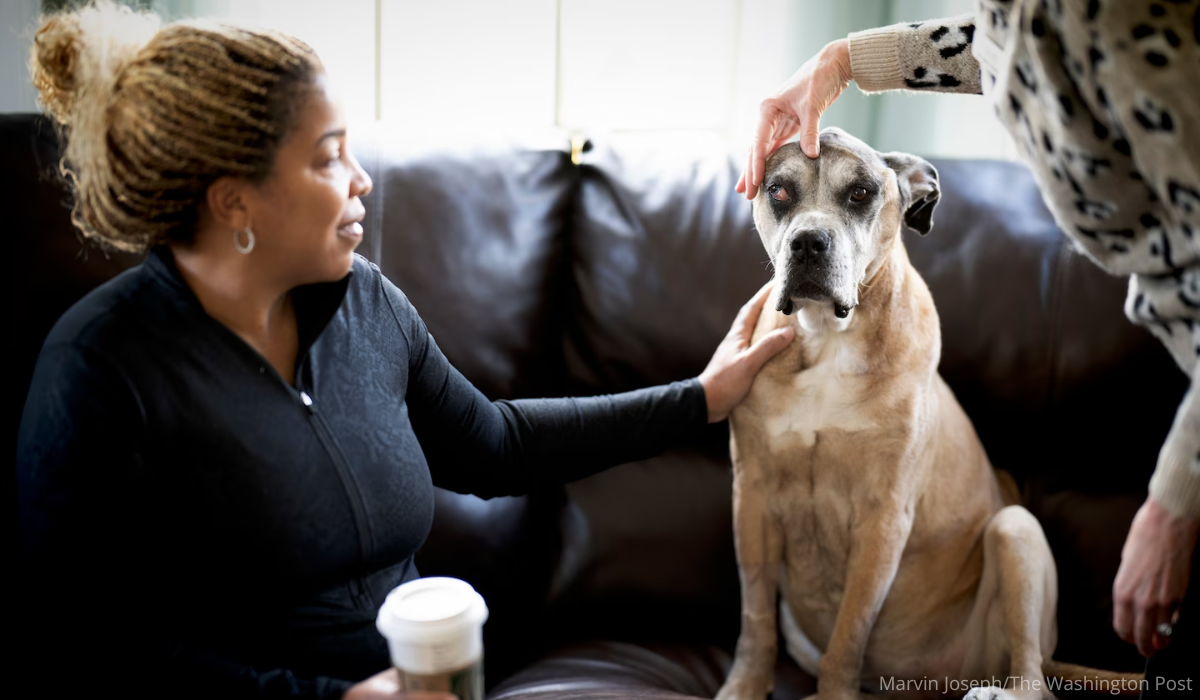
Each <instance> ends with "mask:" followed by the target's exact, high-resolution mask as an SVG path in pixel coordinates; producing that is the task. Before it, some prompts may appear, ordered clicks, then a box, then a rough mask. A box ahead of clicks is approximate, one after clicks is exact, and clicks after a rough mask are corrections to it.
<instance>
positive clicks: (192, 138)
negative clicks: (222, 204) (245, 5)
mask: <svg viewBox="0 0 1200 700" xmlns="http://www.w3.org/2000/svg"><path fill="white" fill-rule="evenodd" d="M32 54H33V57H32V73H33V84H34V86H35V87H36V88H37V90H38V93H39V100H40V102H41V104H42V106H43V107H44V108H45V110H46V111H47V112H48V113H49V114H50V116H51V117H53V118H54V120H55V121H56V122H57V123H58V124H59V126H60V131H61V134H62V135H63V136H64V137H65V139H66V142H67V145H66V148H65V150H64V152H63V159H62V162H61V163H60V170H61V173H62V175H63V177H64V178H65V179H66V181H67V183H68V186H69V187H70V188H71V189H72V190H73V193H74V202H73V207H72V212H71V220H72V222H73V223H74V224H75V226H76V227H78V228H79V230H80V231H81V232H82V233H83V235H84V236H86V237H88V238H89V239H92V240H98V241H100V242H102V243H104V244H107V245H110V246H112V247H115V248H117V249H119V250H125V251H132V252H142V251H145V250H146V249H148V248H150V247H152V246H154V245H157V244H160V243H164V242H168V241H173V242H180V243H188V242H190V241H191V240H192V239H193V237H194V236H195V233H196V223H197V219H198V216H199V208H200V206H201V205H202V204H203V203H204V201H205V197H206V193H207V190H208V187H209V186H210V185H211V184H212V183H213V182H215V181H216V180H217V179H218V178H220V177H223V176H235V177H243V178H246V179H247V180H249V181H251V182H256V183H258V182H262V181H263V180H265V179H266V178H267V177H268V175H269V174H270V173H271V166H272V162H273V161H274V156H275V152H276V150H277V148H278V146H279V144H280V142H281V140H282V139H283V138H284V137H285V136H286V135H287V134H288V132H289V130H290V129H291V128H292V126H293V125H294V122H295V120H296V116H297V113H298V111H299V110H298V107H299V105H300V104H301V103H302V101H303V98H304V97H305V96H306V94H307V91H308V90H310V89H311V87H312V85H313V82H314V80H315V78H316V76H317V75H318V74H319V73H320V72H321V70H322V67H321V63H320V60H319V59H318V58H317V55H316V53H315V52H314V51H313V50H312V49H311V48H310V47H309V46H308V45H306V44H304V43H303V42H301V41H299V40H297V39H294V38H291V37H288V36H285V35H283V34H279V33H276V32H271V31H262V30H252V29H248V28H241V27H236V26H231V25H225V24H205V23H198V22H179V23H175V24H170V25H167V26H165V27H161V28H160V22H159V19H158V17H156V16H154V15H152V14H144V13H136V12H134V11H132V10H130V9H129V8H127V7H123V6H119V5H116V4H114V3H113V2H112V1H111V0H98V1H97V2H95V3H93V4H89V5H87V6H85V7H82V8H79V9H75V10H72V11H69V12H65V13H62V14H56V15H51V16H49V17H46V18H44V19H43V23H42V25H41V28H40V29H39V30H38V32H37V34H36V35H35V37H34V41H33V51H32Z"/></svg>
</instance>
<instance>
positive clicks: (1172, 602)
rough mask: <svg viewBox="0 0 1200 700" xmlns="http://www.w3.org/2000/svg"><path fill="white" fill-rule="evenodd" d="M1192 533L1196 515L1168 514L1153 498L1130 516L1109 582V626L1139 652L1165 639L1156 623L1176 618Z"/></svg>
mask: <svg viewBox="0 0 1200 700" xmlns="http://www.w3.org/2000/svg"><path fill="white" fill-rule="evenodd" d="M1198 533H1200V519H1197V518H1183V517H1179V516H1176V515H1173V514H1171V512H1170V511H1168V510H1167V509H1165V508H1163V507H1162V506H1161V505H1159V504H1158V503H1157V502H1156V501H1155V500H1154V499H1153V498H1148V499H1146V502H1145V504H1143V505H1142V507H1141V508H1139V509H1138V512H1137V515H1135V516H1134V518H1133V525H1132V526H1130V528H1129V536H1128V537H1127V538H1126V539H1125V547H1124V548H1123V549H1122V550H1121V568H1120V569H1119V570H1118V571H1117V578H1116V580H1115V581H1114V582H1113V628H1114V629H1115V630H1116V631H1117V634H1118V635H1119V636H1120V637H1121V639H1124V640H1125V641H1127V642H1129V643H1130V644H1136V645H1137V648H1138V651H1139V652H1140V653H1141V654H1142V656H1145V657H1147V658H1149V657H1151V656H1153V655H1154V653H1155V652H1157V651H1158V650H1159V649H1164V648H1166V646H1167V644H1168V642H1169V641H1170V640H1169V638H1168V637H1167V636H1166V635H1164V634H1162V632H1161V631H1160V627H1159V626H1160V625H1162V624H1164V623H1165V624H1166V625H1167V626H1168V629H1169V626H1170V625H1173V624H1175V622H1176V620H1177V618H1178V613H1179V606H1180V604H1181V603H1182V602H1183V595H1184V593H1185V592H1187V587H1188V577H1189V575H1190V573H1191V565H1192V564H1191V562H1192V552H1193V551H1195V549H1196V538H1197V534H1198ZM1192 602H1196V601H1192ZM1192 612H1193V613H1194V612H1195V611H1192ZM1193 622H1194V621H1193Z"/></svg>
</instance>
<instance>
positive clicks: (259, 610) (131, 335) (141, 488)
mask: <svg viewBox="0 0 1200 700" xmlns="http://www.w3.org/2000/svg"><path fill="white" fill-rule="evenodd" d="M33 65H34V69H33V70H34V82H35V84H36V85H37V88H38V90H39V91H40V94H41V100H42V103H43V104H44V105H45V106H46V108H47V109H48V110H49V112H50V113H51V115H52V116H54V118H55V119H57V120H58V121H59V122H60V123H61V124H62V125H63V127H64V128H65V131H66V134H67V135H68V136H69V143H68V146H67V149H66V153H65V164H66V167H67V173H68V175H69V179H70V181H71V182H72V183H73V185H74V194H75V206H74V211H73V220H74V222H75V223H76V225H77V226H78V227H79V229H80V230H81V231H83V232H84V233H85V234H86V235H88V236H89V237H91V238H93V239H95V240H99V241H101V242H103V243H107V244H111V245H113V246H116V247H119V248H122V249H126V250H134V251H142V250H148V251H149V255H148V256H147V258H146V261H145V262H144V263H143V264H142V265H141V266H140V267H138V268H135V269H133V270H130V271H128V272H126V273H125V274H123V275H121V276H119V277H118V278H116V279H115V280H113V281H111V282H109V283H108V284H105V285H103V286H102V287H100V288H98V289H97V290H95V291H94V292H92V293H91V294H89V295H88V296H87V297H85V298H84V299H83V300H81V301H80V302H79V303H78V304H77V305H75V306H74V307H73V308H72V309H71V310H70V311H68V312H67V313H66V314H65V315H64V316H63V318H62V319H61V320H60V321H59V322H58V324H57V325H56V326H55V328H54V329H53V331H52V332H51V334H50V336H49V337H48V338H47V340H46V343H45V345H44V347H43V349H42V352H41V355H40V356H39V359H38V364H37V368H36V370H35V374H34V378H33V382H32V385H31V388H30V393H29V398H28V401H27V403H26V407H25V412H24V415H23V417H22V421H21V428H20V435H19V445H18V455H17V463H18V484H19V489H20V497H21V509H22V526H23V527H22V545H23V554H24V557H25V562H24V563H25V571H26V572H29V573H30V574H31V576H32V578H33V580H32V584H33V585H32V586H31V587H30V588H31V591H30V595H31V596H33V600H32V601H31V602H30V603H29V608H30V610H31V614H30V617H32V618H33V619H34V620H35V623H36V624H35V625H34V626H33V629H31V630H30V631H29V633H30V635H31V638H30V639H29V640H28V642H27V644H26V646H30V647H32V651H31V655H32V656H34V657H35V659H36V660H38V661H40V662H41V663H42V664H43V666H42V667H41V668H40V669H38V670H39V671H41V672H44V673H45V675H38V676H37V678H38V683H39V693H40V694H45V691H46V689H47V688H55V689H62V690H65V691H67V692H76V691H79V690H82V689H84V688H87V689H92V688H114V689H117V690H118V692H120V693H121V694H123V695H134V696H140V695H154V696H156V697H186V696H199V697H238V696H256V695H271V696H279V695H283V696H291V695H306V696H314V697H341V696H343V694H345V693H347V691H350V693H349V695H347V697H362V696H365V695H369V694H370V693H371V692H372V688H377V687H378V686H379V683H380V682H383V685H384V686H386V685H387V684H386V680H387V679H386V678H384V679H382V680H381V679H378V678H377V679H375V681H373V685H370V686H364V685H359V686H356V687H354V688H351V685H352V682H353V681H361V680H362V679H364V678H366V677H368V676H371V675H372V674H375V673H377V672H379V671H381V670H382V669H384V668H386V667H387V666H388V657H387V651H386V646H385V643H384V641H383V639H382V638H381V637H380V636H379V634H378V633H377V632H376V631H375V630H374V628H373V621H374V617H375V613H376V611H377V610H378V607H379V605H380V604H381V602H382V600H383V598H384V596H385V595H386V594H387V592H388V591H389V590H391V589H392V588H393V587H395V586H396V585H398V584H400V583H402V582H405V581H408V580H411V579H413V578H415V577H416V576H417V572H416V570H415V569H414V567H413V553H414V552H415V551H416V550H417V549H418V548H419V547H420V545H421V543H422V541H423V540H424V539H425V536H426V534H427V532H428V530H429V526H430V520H431V517H432V508H433V490H432V489H433V487H434V486H435V485H436V486H441V487H444V488H449V489H453V490H456V491H460V492H469V493H476V494H480V495H484V496H495V495H501V494H516V493H522V492H524V491H526V490H528V489H530V488H532V487H534V486H537V485H539V484H547V483H550V484H557V483H562V482H566V481H569V480H572V479H578V478H582V477H584V476H587V475H589V474H591V473H594V472H596V471H599V470H601V469H604V468H606V467H608V466H611V465H614V464H618V463H621V462H625V461H629V460H633V459H640V458H642V457H645V456H647V455H650V454H652V453H655V452H657V451H659V450H661V449H663V448H665V447H667V446H669V445H673V444H676V443H679V442H681V441H684V440H686V439H688V438H689V437H690V436H693V435H695V434H696V433H697V432H698V431H699V430H700V428H701V427H702V426H703V425H704V424H705V423H706V422H712V421H719V420H722V419H724V418H725V416H726V415H727V414H728V412H729V410H730V409H731V408H732V407H733V406H734V405H735V404H736V403H737V402H738V401H740V400H741V398H742V397H743V396H744V395H745V393H746V391H747V390H748V388H749V384H750V382H751V380H752V378H753V376H754V374H755V373H756V372H757V371H758V369H759V368H760V367H761V366H762V364H763V363H764V362H765V361H766V360H767V359H769V358H770V357H771V356H772V355H774V354H775V353H777V352H778V351H779V350H781V349H782V348H783V347H784V346H785V345H786V344H787V343H788V342H789V340H790V335H789V334H779V335H775V336H772V337H770V338H768V339H766V340H764V341H763V342H760V343H758V344H756V345H755V346H753V347H748V340H747V339H748V338H749V334H750V331H751V330H752V328H753V325H754V321H755V317H757V315H758V313H759V310H760V309H761V306H762V303H763V301H764V299H765V295H759V296H758V297H756V298H755V299H754V300H753V301H752V302H751V303H750V304H748V305H747V306H746V307H745V308H744V309H743V310H742V313H741V315H740V316H739V318H738V320H737V321H735V324H734V328H733V330H732V331H731V333H730V335H729V336H728V337H727V338H726V340H725V341H724V342H723V343H722V344H721V346H720V347H719V348H718V350H717V352H716V354H715V355H714V357H713V359H712V361H711V363H710V364H709V366H708V368H707V369H705V371H704V372H703V373H702V374H701V375H700V377H699V378H698V379H694V380H690V381H686V382H678V383H675V384H671V385H669V386H662V387H655V388H651V389H645V390H641V391H636V392H631V393H628V394H620V395H615V396H607V397H597V398H591V399H578V400H576V399H559V400H538V401H513V402H507V401H499V402H494V403H493V402H490V401H487V400H486V399H485V398H484V397H483V396H482V395H481V394H480V393H479V392H478V391H477V390H475V389H474V388H473V387H472V386H471V385H470V384H469V383H468V382H467V381H466V380H465V379H464V378H463V377H462V375H460V374H459V373H458V372H456V371H455V370H454V368H453V367H451V366H450V364H449V363H448V362H447V361H446V358H445V357H444V356H443V355H442V353H441V351H440V350H439V349H438V347H437V345H436V343H435V342H434V340H433V338H432V337H430V335H429V333H428V331H427V330H426V328H425V325H424V324H423V323H422V321H421V318H420V316H419V315H418V314H417V312H416V310H415V309H414V308H413V307H412V305H411V304H410V303H409V301H408V299H407V298H406V297H405V296H404V294H403V293H402V292H401V291H400V290H399V289H397V288H396V287H395V286H393V285H392V284H391V283H390V282H389V281H388V280H387V279H385V278H384V277H383V276H382V275H381V274H380V273H379V270H378V269H377V268H376V267H374V266H373V265H372V264H370V263H368V262H367V261H365V260H364V259H362V258H360V257H356V256H355V255H354V254H353V251H354V249H355V247H356V246H357V245H358V243H359V241H360V240H361V237H362V227H361V225H360V221H361V219H362V217H363V211H364V210H363V206H362V204H361V202H360V198H361V197H363V196H366V195H367V194H368V193H369V192H370V190H371V181H370V178H369V177H367V174H366V173H365V172H364V171H363V170H362V168H361V167H360V166H359V164H358V162H357V161H356V160H355V159H354V157H353V156H352V155H351V154H350V151H349V150H348V148H347V146H346V139H347V133H346V125H345V117H344V114H343V112H342V109H341V107H340V106H339V104H338V102H337V101H336V100H335V99H334V98H333V97H332V93H331V92H330V86H329V84H328V80H327V78H326V77H325V75H324V73H323V71H322V68H321V63H320V61H319V60H318V59H317V56H316V55H315V54H314V53H313V52H312V50H311V49H309V48H308V47H307V46H305V45H304V44H302V43H300V42H298V41H296V40H295V39H292V38H289V37H286V36H282V35H279V34H275V33H272V32H259V31H250V30H246V29H239V28H236V27H229V26H206V25H198V24H174V25H170V26H167V27H163V28H161V29H160V28H159V27H158V24H157V21H156V20H155V18H153V17H150V16H142V15H136V14H133V13H132V12H130V11H128V10H125V9H119V8H117V7H116V6H115V5H113V4H111V3H110V2H107V0H104V1H102V2H100V3H98V4H96V5H95V6H93V7H90V8H86V9H83V10H80V11H77V12H73V13H68V14H64V15H58V16H54V17H51V18H49V19H48V20H47V21H46V22H45V24H44V25H43V26H42V28H41V30H40V31H39V32H38V34H37V36H36V39H35V43H34V64H33ZM26 670H27V671H29V669H26ZM30 673H32V671H30ZM65 679H70V680H75V681H80V680H82V681H84V682H86V684H85V685H78V684H77V685H72V684H71V683H69V682H67V681H66V680H65Z"/></svg>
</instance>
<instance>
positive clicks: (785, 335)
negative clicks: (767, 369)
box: [746, 326, 796, 376]
mask: <svg viewBox="0 0 1200 700" xmlns="http://www.w3.org/2000/svg"><path fill="white" fill-rule="evenodd" d="M794 337H796V331H795V330H793V329H792V327H791V326H787V327H784V328H776V329H775V330H773V331H771V332H770V333H768V334H766V335H764V336H763V337H762V338H760V339H759V341H758V342H757V343H755V344H754V345H753V346H751V347H750V349H749V350H747V351H746V364H747V365H749V367H748V368H749V370H750V374H751V376H753V375H756V374H758V371H759V370H761V369H762V367H763V365H765V364H767V360H770V359H771V358H772V357H775V356H776V355H778V354H779V353H781V352H783V350H784V348H786V347H787V346H788V344H790V343H791V342H792V338H794Z"/></svg>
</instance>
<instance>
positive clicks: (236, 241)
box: [233, 226, 254, 255]
mask: <svg viewBox="0 0 1200 700" xmlns="http://www.w3.org/2000/svg"><path fill="white" fill-rule="evenodd" d="M243 231H245V232H246V245H242V232H243ZM233 246H234V247H235V248H237V251H238V252H239V253H241V254H242V255H249V254H250V251H252V250H254V232H253V231H251V230H250V227H249V226H247V227H246V228H235V229H234V230H233Z"/></svg>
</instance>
